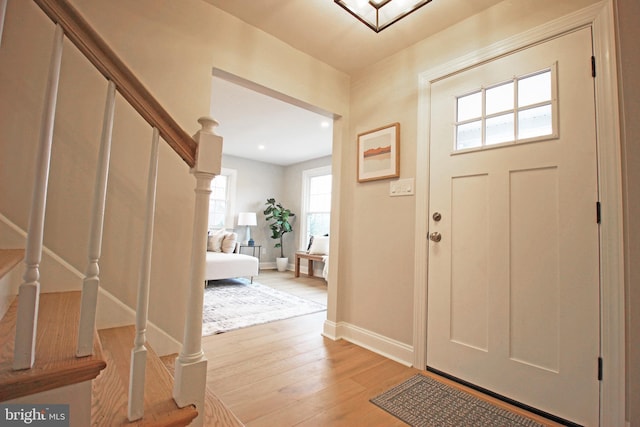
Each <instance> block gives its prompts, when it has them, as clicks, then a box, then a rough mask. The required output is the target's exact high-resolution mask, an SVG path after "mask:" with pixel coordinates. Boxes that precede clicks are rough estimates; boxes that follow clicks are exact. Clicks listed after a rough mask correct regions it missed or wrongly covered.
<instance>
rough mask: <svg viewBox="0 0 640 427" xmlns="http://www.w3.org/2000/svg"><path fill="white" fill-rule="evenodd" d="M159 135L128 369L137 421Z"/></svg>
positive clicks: (132, 411) (150, 181) (141, 409)
mask: <svg viewBox="0 0 640 427" xmlns="http://www.w3.org/2000/svg"><path fill="white" fill-rule="evenodd" d="M159 139H160V136H159V133H158V129H157V128H153V139H152V143H151V155H150V158H149V177H148V180H147V207H146V213H145V228H144V241H143V242H142V244H143V248H142V260H141V265H140V278H139V282H138V302H137V306H136V307H137V309H136V337H135V340H134V347H133V349H132V350H131V369H130V372H129V409H128V412H127V415H128V417H129V421H135V420H139V419H140V418H142V416H143V415H144V379H145V371H146V369H145V368H146V362H147V348H146V347H145V346H144V344H145V342H146V341H147V338H146V332H147V316H148V315H147V313H148V311H149V283H150V278H151V252H152V246H153V225H154V218H155V213H156V187H157V183H158V142H159Z"/></svg>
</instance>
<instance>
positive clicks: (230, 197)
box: [209, 168, 237, 231]
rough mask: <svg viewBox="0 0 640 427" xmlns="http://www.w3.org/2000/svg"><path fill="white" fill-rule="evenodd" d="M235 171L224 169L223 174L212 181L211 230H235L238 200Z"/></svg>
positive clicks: (210, 198) (210, 202) (210, 197)
mask: <svg viewBox="0 0 640 427" xmlns="http://www.w3.org/2000/svg"><path fill="white" fill-rule="evenodd" d="M236 176H237V171H236V170H235V169H226V168H222V173H221V174H220V175H218V176H216V177H215V178H214V179H213V181H211V195H210V196H209V230H210V231H212V230H218V229H221V228H233V209H234V205H235V198H236Z"/></svg>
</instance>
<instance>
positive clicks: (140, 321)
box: [0, 0, 222, 426]
mask: <svg viewBox="0 0 640 427" xmlns="http://www.w3.org/2000/svg"><path fill="white" fill-rule="evenodd" d="M34 1H35V3H36V4H37V5H38V6H39V7H40V8H41V9H42V10H43V11H44V12H45V13H46V14H47V15H48V16H49V17H50V18H51V20H52V21H53V22H54V23H55V24H56V31H55V36H54V43H53V51H52V54H51V63H50V69H49V77H48V81H47V90H46V94H45V106H44V111H43V116H42V117H43V119H42V126H41V131H40V139H39V146H38V157H37V159H36V165H35V168H36V171H35V174H36V177H35V182H34V190H33V200H32V208H31V213H30V218H29V225H28V237H27V244H26V253H25V264H26V271H25V274H24V282H23V283H22V284H21V285H20V289H19V304H18V313H17V328H16V329H17V330H16V340H15V349H14V369H28V368H30V367H32V366H33V363H34V360H35V342H36V341H35V340H36V327H37V321H38V320H37V314H38V302H39V291H40V272H39V265H40V262H41V259H42V246H43V232H44V218H45V210H46V198H47V186H48V177H49V167H50V162H51V145H52V142H53V128H54V121H55V110H56V103H57V93H58V84H59V78H60V65H61V60H62V45H63V39H64V37H65V35H66V36H67V37H68V39H69V40H70V41H71V42H72V43H73V44H74V45H75V46H76V47H77V48H78V49H79V50H80V51H81V52H82V53H83V54H84V55H85V57H86V58H87V59H88V60H89V61H90V62H91V63H92V64H93V65H94V66H95V67H96V69H97V70H98V71H99V72H100V73H101V74H103V75H104V76H105V78H106V79H107V80H108V81H109V85H108V90H107V101H106V106H105V114H104V122H103V130H102V137H101V142H100V152H99V159H98V167H97V169H98V170H97V171H96V183H95V194H94V197H95V198H94V202H93V213H92V219H91V229H90V237H89V250H88V252H89V253H88V258H89V259H88V266H87V270H86V274H85V278H84V280H83V295H82V306H81V320H80V325H79V326H78V331H79V334H78V344H77V349H76V354H77V356H80V357H82V356H87V355H89V354H91V352H92V350H93V337H94V328H95V313H96V302H97V295H98V289H99V285H100V277H99V258H100V252H101V243H102V233H103V225H104V212H105V203H106V191H107V181H108V173H109V159H110V145H111V133H112V126H113V115H114V103H115V91H116V90H117V91H118V92H119V93H120V94H121V95H122V96H123V97H124V99H125V100H126V101H127V102H128V103H129V104H130V105H131V106H132V107H133V108H134V109H135V110H136V111H137V112H138V113H139V114H140V115H141V116H142V117H143V118H144V119H145V120H146V121H147V122H148V123H149V124H150V125H151V126H152V127H153V130H154V131H153V144H152V149H151V151H152V155H151V160H150V167H149V182H148V189H147V194H148V196H147V218H146V226H145V242H144V250H143V251H144V254H143V261H142V266H141V272H140V287H139V289H138V303H137V305H138V307H137V308H138V310H137V314H136V316H137V317H136V338H135V342H134V348H133V350H132V363H131V375H130V381H131V382H130V387H129V396H130V402H129V413H128V416H129V419H130V420H135V419H139V418H141V417H142V411H143V402H144V394H143V393H144V382H145V381H144V375H145V373H144V365H145V364H146V363H145V360H146V349H145V347H144V344H145V341H146V337H145V335H146V324H147V312H148V301H149V282H150V280H149V279H150V265H151V246H152V240H151V239H152V235H153V217H154V211H155V192H156V184H157V162H158V144H159V137H160V136H161V137H162V138H163V139H164V140H165V141H166V142H167V143H168V144H169V145H170V146H171V148H172V149H173V150H174V151H175V152H176V153H177V154H178V155H179V156H180V157H181V158H182V159H183V160H184V161H185V162H186V163H187V164H188V165H189V166H190V167H192V169H191V172H192V173H193V175H194V176H195V178H196V188H195V193H196V202H195V212H194V225H193V237H192V244H191V271H190V279H189V283H188V300H187V307H186V316H187V318H186V320H185V329H184V338H183V348H182V350H181V352H180V355H179V357H178V359H177V360H176V372H175V383H174V389H173V396H174V400H175V401H176V403H177V405H178V406H179V407H185V406H187V405H195V406H196V409H197V411H198V417H197V418H196V419H195V420H194V421H193V422H192V424H191V425H193V426H201V425H203V422H204V396H205V390H206V377H207V360H206V358H205V357H204V352H203V351H202V339H201V335H202V308H203V299H204V268H205V256H206V236H207V228H208V227H207V226H208V224H207V223H208V213H209V194H210V192H211V189H210V187H211V181H212V180H213V178H214V177H215V176H216V175H218V174H219V173H220V169H221V158H222V138H221V137H220V136H218V135H215V133H214V128H215V126H216V125H217V122H216V121H215V120H213V119H211V118H205V117H203V118H201V119H199V120H198V121H199V123H200V124H201V126H202V128H201V130H200V131H198V133H197V134H196V136H195V137H194V138H193V139H192V138H191V137H190V136H189V135H188V134H186V133H185V132H184V130H182V129H181V128H180V127H179V126H178V125H177V123H176V122H175V121H174V120H173V118H171V116H170V115H169V114H168V113H167V112H166V111H165V110H164V109H163V108H162V106H160V104H159V103H158V102H157V101H156V100H155V99H154V98H153V96H152V95H151V94H150V93H149V91H148V90H147V89H146V88H145V87H144V86H143V85H142V84H141V83H140V81H139V80H138V79H137V78H136V77H135V76H134V75H133V73H131V71H130V70H129V69H128V68H127V67H126V65H125V64H124V63H123V62H122V61H121V60H120V59H119V58H118V57H117V56H116V55H115V53H113V51H111V49H110V48H109V47H108V46H107V45H106V44H105V43H104V41H103V40H102V39H101V38H100V37H99V35H98V34H97V33H95V31H94V30H93V29H92V28H91V26H90V25H89V24H88V23H87V22H86V21H84V19H83V18H82V17H81V15H79V13H78V12H77V11H76V10H75V9H74V8H73V6H71V4H70V3H69V2H68V1H67V0H34ZM6 5H7V0H0V14H1V15H0V42H1V39H2V27H3V23H4V15H5V10H6Z"/></svg>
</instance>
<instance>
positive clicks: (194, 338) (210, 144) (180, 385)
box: [173, 117, 222, 426]
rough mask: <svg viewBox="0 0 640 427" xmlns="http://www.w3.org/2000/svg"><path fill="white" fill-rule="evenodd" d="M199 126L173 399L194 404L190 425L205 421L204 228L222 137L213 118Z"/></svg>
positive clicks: (205, 247)
mask: <svg viewBox="0 0 640 427" xmlns="http://www.w3.org/2000/svg"><path fill="white" fill-rule="evenodd" d="M198 122H199V123H200V124H201V126H202V129H201V130H200V131H198V133H197V134H196V135H195V136H194V140H195V141H196V142H197V143H198V151H197V156H196V164H195V166H194V167H193V168H192V169H191V173H192V174H193V175H194V176H195V178H196V188H195V193H196V204H195V211H194V218H193V235H192V238H191V272H190V275H189V276H190V279H189V290H188V296H187V309H186V314H187V318H186V321H185V326H184V337H183V339H182V350H181V351H180V355H179V356H178V358H177V359H176V363H175V382H174V384H173V399H174V400H175V401H176V403H177V404H178V406H179V407H181V408H183V407H185V406H187V405H191V404H195V405H196V409H197V410H198V417H197V418H196V419H195V420H194V421H193V422H192V423H191V425H192V426H201V425H203V423H204V396H205V391H206V386H207V359H206V357H205V355H204V351H202V310H203V303H204V269H205V259H206V253H207V228H208V220H209V219H208V217H209V195H210V194H211V181H212V180H213V178H215V176H216V175H219V174H220V169H221V158H222V138H221V137H220V136H218V135H216V134H215V133H214V128H215V127H216V126H217V125H218V122H216V121H215V120H214V119H212V118H209V117H201V118H200V119H199V120H198Z"/></svg>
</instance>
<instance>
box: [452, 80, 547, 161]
mask: <svg viewBox="0 0 640 427" xmlns="http://www.w3.org/2000/svg"><path fill="white" fill-rule="evenodd" d="M554 85H555V75H554V73H552V69H551V68H550V69H547V70H543V71H539V72H536V73H531V74H527V75H525V76H520V77H514V78H513V79H512V80H510V81H506V82H502V83H499V84H496V85H493V86H490V87H487V88H481V89H480V90H479V91H477V92H472V93H470V94H467V95H462V96H458V97H456V123H455V129H456V130H455V147H454V151H461V150H469V149H472V150H473V149H482V148H483V147H488V146H493V145H497V144H507V143H517V142H520V141H524V140H533V139H535V138H541V137H545V136H551V135H553V134H554V126H553V123H554V122H555V121H554V117H555V114H556V108H555V106H554V100H553V92H554V90H553V87H554Z"/></svg>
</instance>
